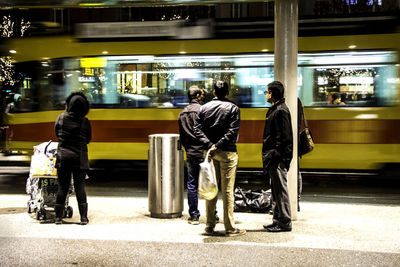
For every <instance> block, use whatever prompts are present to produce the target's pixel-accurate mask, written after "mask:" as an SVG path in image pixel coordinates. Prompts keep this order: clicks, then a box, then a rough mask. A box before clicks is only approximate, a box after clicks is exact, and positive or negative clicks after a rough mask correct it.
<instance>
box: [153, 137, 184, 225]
mask: <svg viewBox="0 0 400 267" xmlns="http://www.w3.org/2000/svg"><path fill="white" fill-rule="evenodd" d="M149 143H150V148H149V159H148V168H149V171H148V179H149V211H150V216H151V217H156V218H175V217H180V216H182V211H183V151H182V147H181V144H180V140H179V135H178V134H152V135H149Z"/></svg>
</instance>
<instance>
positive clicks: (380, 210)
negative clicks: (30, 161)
mask: <svg viewBox="0 0 400 267" xmlns="http://www.w3.org/2000/svg"><path fill="white" fill-rule="evenodd" d="M110 190H112V189H111V188H110ZM131 193H132V196H130V197H113V196H112V197H104V196H93V195H91V191H90V188H89V189H88V203H89V219H90V224H89V225H87V226H80V225H78V224H76V223H77V222H79V214H78V211H77V203H76V200H75V197H74V196H73V197H71V198H70V204H71V206H72V207H73V208H74V216H73V217H72V218H71V219H66V220H65V221H66V223H64V224H63V225H55V224H53V223H52V222H50V221H49V222H38V221H36V220H35V219H34V218H33V217H34V216H33V215H29V214H27V212H26V206H25V205H26V201H27V199H28V195H20V194H9V195H8V194H1V195H0V239H1V240H0V242H1V243H0V244H1V245H0V257H1V259H2V260H1V263H0V266H8V264H7V263H10V262H9V261H8V260H11V259H13V260H14V261H15V260H18V264H16V265H17V266H22V265H26V264H28V265H29V263H33V261H31V260H32V257H33V258H34V257H35V255H36V257H38V255H37V254H38V252H40V250H41V249H49V247H54V249H53V250H52V252H51V253H49V251H47V250H46V253H45V254H46V255H47V256H45V257H44V258H43V259H48V260H47V261H45V262H43V261H42V260H43V259H42V260H39V262H37V261H36V263H41V264H39V265H41V266H46V265H48V264H49V263H52V265H56V266H58V265H60V266H61V265H62V266H64V265H73V266H76V265H77V264H78V265H82V266H91V265H92V264H96V265H99V266H116V265H120V266H131V265H138V266H161V265H164V266H173V265H175V266H176V264H179V265H192V264H191V263H193V262H195V263H198V264H193V265H198V266H217V265H220V266H227V265H229V266H244V265H249V266H254V265H259V266H260V265H263V266H273V265H275V266H276V265H277V264H279V265H281V266H355V265H362V266H400V223H399V222H400V205H378V204H346V203H339V204H338V203H323V202H313V201H303V202H302V211H301V212H300V213H299V214H298V218H299V219H298V220H297V221H295V222H293V231H292V232H289V233H269V232H266V231H264V229H263V227H262V225H263V224H264V223H266V222H270V221H271V215H266V214H251V213H235V220H236V223H237V227H239V228H243V229H246V230H247V234H246V235H244V236H239V237H225V236H218V237H208V236H204V235H202V233H203V230H204V228H205V218H204V216H201V219H200V225H190V224H188V223H187V203H186V199H185V210H184V213H183V217H182V218H177V219H156V218H151V217H150V216H149V214H150V213H149V211H148V199H147V190H145V189H140V188H138V189H136V190H134V191H132V192H131ZM217 209H218V211H220V215H222V201H221V200H219V201H218V207H217ZM200 211H201V214H202V215H204V214H205V203H204V201H203V200H200ZM223 229H224V228H223V224H221V223H220V224H218V225H217V227H216V230H217V231H221V233H223ZM79 240H81V241H79ZM34 244H40V245H39V246H35V245H34ZM84 244H87V245H88V244H90V246H89V247H88V246H86V245H84ZM94 245H95V246H96V249H97V250H98V251H93V248H92V247H91V246H94ZM65 246H67V247H68V248H65ZM63 247H64V248H63ZM24 248H25V249H24ZM117 248H119V249H117ZM88 249H89V252H88V251H86V250H88ZM96 249H95V250H96ZM146 249H147V250H146ZM125 250H126V251H125ZM60 251H61V252H60ZM90 251H91V252H90ZM100 251H101V253H99V252H100ZM7 253H8V254H7ZM10 253H11V254H10ZM24 253H25V254H26V255H24ZM35 253H36V254H35ZM62 253H66V255H69V256H68V259H69V260H68V261H66V260H65V257H62V255H63V254H62ZM221 253H222V254H221ZM20 254H21V255H20ZM7 255H8V256H7ZM10 255H11V256H10ZM27 255H28V256H29V257H30V259H28V258H29V257H28V258H26V259H24V258H25V257H27ZM39 255H40V254H39ZM57 255H60V256H61V258H57ZM94 255H97V256H96V258H93V257H94ZM133 255H135V256H133ZM162 255H163V257H167V258H163V259H162V258H160V257H161V256H162ZM208 255H211V256H212V257H211V258H210V257H209V256H208ZM3 256H5V257H3ZM42 256H43V255H42ZM10 257H11V258H10ZM132 257H133V258H132ZM100 258H102V262H98V261H99V259H100ZM7 259H8V260H7ZM39 259H40V257H39ZM193 260H196V261H193ZM96 261H97V262H96ZM48 266H49V265H48Z"/></svg>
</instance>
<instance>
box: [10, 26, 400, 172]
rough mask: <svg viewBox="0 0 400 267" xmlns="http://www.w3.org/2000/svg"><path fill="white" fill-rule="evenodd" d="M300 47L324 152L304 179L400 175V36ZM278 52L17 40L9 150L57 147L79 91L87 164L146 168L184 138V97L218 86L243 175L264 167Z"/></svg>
mask: <svg viewBox="0 0 400 267" xmlns="http://www.w3.org/2000/svg"><path fill="white" fill-rule="evenodd" d="M298 44H299V56H298V66H299V68H298V93H299V97H300V98H301V100H302V102H303V105H304V106H305V115H306V118H307V120H308V124H309V128H310V129H311V131H312V134H313V137H314V139H315V143H316V145H315V149H314V150H313V151H312V152H311V153H309V154H307V155H305V156H304V157H303V158H301V160H300V162H299V164H300V167H301V169H303V170H305V171H306V170H308V171H314V172H324V171H335V172H341V171H357V172H376V171H379V170H397V171H398V170H400V134H399V133H400V104H399V100H400V95H399V85H400V79H399V77H400V75H399V70H400V67H399V50H400V34H399V33H388V34H366V35H342V36H339V35H337V36H318V37H312V36H311V37H299V42H298ZM273 45H274V41H273V38H249V39H201V40H142V41H132V40H127V41H124V40H116V41H109V40H108V41H105V40H103V41H102V40H96V41H91V42H87V41H84V40H78V39H74V38H73V37H70V36H56V37H37V38H34V37H32V38H25V39H15V40H11V41H10V42H9V43H8V44H7V48H8V49H9V50H14V51H15V53H14V54H13V57H14V58H15V61H16V62H15V72H16V73H15V75H16V77H17V79H16V84H15V86H14V87H13V88H12V89H10V90H9V104H8V106H7V111H8V124H9V126H10V132H9V137H8V141H7V149H8V150H12V151H28V152H29V151H31V149H32V147H33V146H34V145H37V144H39V143H41V142H44V141H48V140H55V139H56V137H55V135H54V130H53V125H54V121H55V119H56V118H57V116H58V114H59V113H60V112H62V110H63V109H64V103H65V99H66V97H67V96H68V95H69V94H70V93H71V92H73V91H77V90H80V91H83V92H84V93H85V94H86V95H87V96H88V97H89V99H90V102H91V105H92V109H91V111H90V113H89V115H88V118H89V119H90V120H91V123H92V128H93V129H92V130H93V139H92V142H91V144H90V145H89V157H90V160H91V161H92V162H93V163H94V164H95V163H99V162H105V161H107V162H110V161H111V162H112V161H118V162H121V161H127V162H130V161H146V160H147V157H148V135H150V134H155V133H178V123H177V118H178V114H179V112H180V111H181V109H182V108H183V107H184V106H185V105H187V104H188V103H187V102H188V100H187V97H186V95H187V90H188V88H189V87H190V86H191V85H199V86H201V87H202V88H205V89H206V90H207V91H208V92H209V93H210V94H209V98H210V97H211V90H212V84H213V82H214V81H215V80H217V79H222V80H224V81H227V82H228V83H229V85H230V87H231V94H230V99H231V100H233V101H235V102H236V103H237V104H238V105H239V106H240V108H241V119H242V120H241V126H240V132H239V140H238V153H239V167H240V168H241V169H245V170H254V169H260V168H261V167H262V162H261V145H262V133H263V127H264V119H265V114H266V111H267V108H268V106H267V104H266V102H265V95H264V91H265V89H266V85H267V84H268V83H269V82H271V81H273V80H274V75H273V73H274V66H273V63H274V55H273ZM337 96H339V100H337ZM332 99H336V100H335V101H332Z"/></svg>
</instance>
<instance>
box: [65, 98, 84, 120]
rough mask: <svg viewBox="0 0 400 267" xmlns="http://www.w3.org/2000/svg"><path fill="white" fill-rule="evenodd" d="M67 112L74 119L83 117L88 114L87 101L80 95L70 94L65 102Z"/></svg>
mask: <svg viewBox="0 0 400 267" xmlns="http://www.w3.org/2000/svg"><path fill="white" fill-rule="evenodd" d="M66 104H67V112H68V113H69V114H72V115H74V116H76V117H81V118H83V117H85V116H86V114H88V112H89V101H88V100H87V98H86V96H85V95H84V94H82V93H72V94H71V95H70V96H69V97H68V98H67V101H66Z"/></svg>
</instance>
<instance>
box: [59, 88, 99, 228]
mask: <svg viewBox="0 0 400 267" xmlns="http://www.w3.org/2000/svg"><path fill="white" fill-rule="evenodd" d="M66 106H67V107H66V108H67V113H62V114H60V115H59V116H58V118H57V120H56V123H55V126H54V128H55V133H56V136H57V138H58V142H59V143H58V149H57V161H56V167H57V174H58V192H57V199H56V206H55V211H56V219H55V223H56V224H61V223H62V218H63V211H64V205H65V200H66V196H67V194H68V191H69V186H70V184H71V175H73V177H74V188H75V194H76V199H77V201H78V207H79V213H80V215H81V224H83V225H84V224H87V223H88V222H89V220H88V217H87V210H88V205H87V198H86V191H85V177H86V173H87V171H88V170H89V160H88V149H87V144H88V143H89V142H90V140H91V138H92V130H91V126H90V122H89V120H88V119H87V118H86V117H85V116H86V114H87V113H88V112H89V102H88V100H87V98H86V96H85V95H84V94H82V93H79V92H77V93H72V94H71V95H70V96H69V97H68V98H67V100H66Z"/></svg>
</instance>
